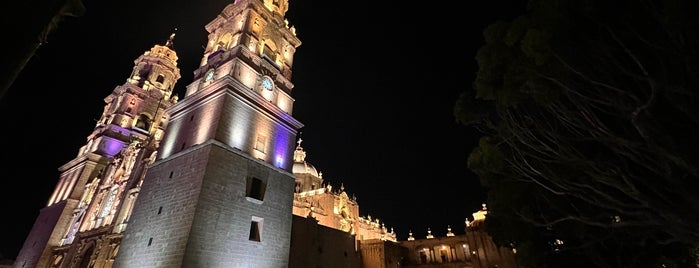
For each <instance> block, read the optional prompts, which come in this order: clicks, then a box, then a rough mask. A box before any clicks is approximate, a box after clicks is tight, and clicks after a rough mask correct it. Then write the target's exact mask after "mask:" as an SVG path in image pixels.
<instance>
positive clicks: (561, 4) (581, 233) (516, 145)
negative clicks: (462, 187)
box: [454, 0, 699, 267]
mask: <svg viewBox="0 0 699 268" xmlns="http://www.w3.org/2000/svg"><path fill="white" fill-rule="evenodd" d="M697 11H699V1H682V0H656V1H651V0H618V1H601V0H600V1H595V0H530V2H529V6H528V12H527V13H526V14H524V15H522V16H520V17H518V18H516V19H514V20H512V21H502V22H497V23H494V24H492V25H490V26H489V27H487V28H486V29H485V30H484V37H485V45H484V46H483V47H481V48H480V49H479V51H478V53H477V55H476V59H477V61H478V65H479V70H478V73H477V77H476V79H475V81H474V83H473V88H472V89H469V90H466V91H464V92H463V93H462V95H461V96H460V98H459V100H458V101H457V103H456V105H455V107H454V113H455V115H456V117H457V120H458V121H459V122H460V123H462V124H465V125H469V126H474V127H476V128H477V129H478V130H479V131H480V132H481V133H483V137H482V139H481V141H480V143H479V146H478V147H477V148H475V149H474V150H473V151H472V152H471V155H470V157H469V160H468V161H469V162H468V165H469V168H470V169H472V170H473V171H474V172H475V173H476V174H478V175H479V177H480V179H481V183H482V185H483V186H484V187H485V189H486V190H487V196H488V208H489V216H488V219H487V223H488V225H487V226H488V228H489V230H490V232H491V234H492V235H493V237H494V239H495V240H496V242H497V243H500V244H502V245H510V246H514V247H515V248H517V250H518V256H519V258H520V260H521V261H522V264H524V265H526V266H529V267H543V266H546V265H548V266H551V267H561V266H560V265H562V264H566V266H565V267H577V266H580V267H583V266H584V267H697V257H698V256H697V254H699V252H698V251H697V249H698V246H699V228H698V226H699V213H698V212H699V186H698V185H699V142H697V141H698V140H699V139H698V137H699V109H697V107H699V102H698V101H697V100H698V99H697V98H698V95H697V90H699V58H698V56H699V55H698V54H697V52H698V51H697V49H698V48H699V32H697V30H698V29H699V15H697ZM663 265H664V266H663Z"/></svg>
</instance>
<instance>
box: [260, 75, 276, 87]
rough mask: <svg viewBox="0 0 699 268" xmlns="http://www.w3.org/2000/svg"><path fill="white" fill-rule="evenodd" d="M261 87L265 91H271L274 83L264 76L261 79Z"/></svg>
mask: <svg viewBox="0 0 699 268" xmlns="http://www.w3.org/2000/svg"><path fill="white" fill-rule="evenodd" d="M262 86H263V87H264V88H265V89H266V90H272V88H274V83H272V79H271V78H269V77H266V76H265V77H263V78H262Z"/></svg>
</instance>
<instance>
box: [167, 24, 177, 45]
mask: <svg viewBox="0 0 699 268" xmlns="http://www.w3.org/2000/svg"><path fill="white" fill-rule="evenodd" d="M175 32H177V28H175ZM175 32H172V34H170V38H168V39H167V42H165V46H166V47H168V48H170V49H172V40H173V39H175Z"/></svg>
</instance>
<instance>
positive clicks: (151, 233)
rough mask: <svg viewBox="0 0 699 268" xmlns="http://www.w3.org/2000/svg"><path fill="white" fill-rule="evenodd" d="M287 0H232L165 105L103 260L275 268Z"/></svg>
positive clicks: (287, 231)
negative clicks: (111, 249)
mask: <svg viewBox="0 0 699 268" xmlns="http://www.w3.org/2000/svg"><path fill="white" fill-rule="evenodd" d="M287 9H288V1H287V0H235V1H234V2H233V3H231V4H229V5H227V6H226V7H225V8H224V9H223V11H222V12H221V13H220V14H219V15H218V16H216V18H214V19H213V20H212V21H211V22H210V23H208V24H207V25H206V27H205V28H206V30H207V32H208V33H209V35H208V41H207V43H206V47H205V51H204V55H203V57H202V59H201V62H200V65H199V67H198V68H197V69H196V70H195V71H194V79H193V81H192V83H191V84H189V85H188V86H187V90H186V94H185V96H184V97H183V98H182V100H180V101H179V102H177V104H175V105H173V106H171V107H169V108H168V109H167V113H168V114H169V115H170V120H169V124H168V125H167V129H166V131H165V135H164V136H163V139H162V142H161V144H160V145H161V146H160V147H159V148H158V152H157V158H156V159H155V162H154V163H153V164H152V165H150V167H149V168H148V171H147V172H146V175H145V179H144V180H143V185H142V187H141V192H140V193H141V198H139V199H137V200H136V203H135V204H134V209H133V214H132V216H131V219H130V221H129V228H128V229H126V230H125V232H124V237H123V240H122V243H121V247H120V249H119V254H118V256H117V257H116V260H115V262H114V267H286V266H288V258H289V244H290V239H291V223H292V206H293V194H294V185H295V182H294V180H295V178H294V174H293V173H292V167H293V163H294V161H293V153H294V146H295V140H296V135H297V133H298V130H299V129H300V128H301V127H303V125H302V124H301V123H300V122H299V121H298V120H296V119H295V118H293V117H292V115H291V114H292V107H293V102H294V99H293V98H292V97H291V90H292V88H293V84H292V83H291V68H292V63H293V55H294V53H295V51H296V48H297V47H298V46H299V45H300V44H301V42H300V41H299V39H298V38H297V37H296V34H295V29H294V28H293V27H290V26H289V24H288V21H287V20H286V19H285V18H284V14H285V13H286V11H287Z"/></svg>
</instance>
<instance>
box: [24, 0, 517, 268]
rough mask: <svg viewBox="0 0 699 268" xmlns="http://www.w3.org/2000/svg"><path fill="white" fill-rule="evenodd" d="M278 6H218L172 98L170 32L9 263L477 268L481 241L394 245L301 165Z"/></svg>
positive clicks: (262, 2)
mask: <svg viewBox="0 0 699 268" xmlns="http://www.w3.org/2000/svg"><path fill="white" fill-rule="evenodd" d="M287 9H288V1H287V0H235V1H234V2H233V3H231V4H229V5H228V6H226V7H225V8H224V9H223V11H222V12H221V13H220V14H219V15H218V16H216V17H215V18H214V19H213V20H212V21H211V22H210V23H209V24H207V25H206V26H205V28H206V30H207V31H208V32H209V36H208V41H207V44H206V47H205V51H204V54H203V57H202V59H201V62H200V65H199V67H198V68H197V69H196V70H195V71H194V80H193V81H192V82H191V83H190V84H189V85H187V87H186V93H185V96H184V97H183V98H182V99H181V100H180V99H179V98H178V96H176V95H173V92H172V91H173V89H174V86H175V84H176V83H177V81H178V80H179V79H180V70H179V68H178V67H177V59H178V58H177V54H176V52H175V51H174V50H173V46H172V44H173V38H174V34H173V35H172V36H170V38H169V39H168V40H167V41H166V42H165V44H164V45H155V46H153V47H152V48H151V49H150V50H147V51H145V52H144V53H143V54H142V55H140V56H139V57H138V58H137V59H136V60H135V61H134V67H133V71H132V73H131V74H130V75H129V77H128V78H127V79H126V83H124V84H123V85H120V86H117V87H116V88H115V89H114V90H113V91H112V92H111V94H109V95H108V96H107V97H106V98H105V99H104V101H105V107H104V110H103V113H102V116H101V117H100V119H99V120H98V122H97V124H96V126H95V128H94V130H93V131H92V133H90V135H88V137H87V140H86V144H85V145H84V146H82V147H81V148H80V149H79V151H78V154H77V155H76V157H75V158H74V159H72V160H71V161H69V162H68V163H66V164H65V165H63V166H61V167H60V168H59V171H60V172H61V173H60V177H59V180H58V183H57V185H56V187H55V190H54V192H53V193H52V195H51V197H50V199H49V202H48V203H47V205H46V207H45V208H43V209H42V210H41V212H40V214H39V216H38V217H37V219H36V221H35V224H34V226H33V227H32V229H31V231H30V233H29V235H28V237H27V239H26V240H25V243H24V245H23V247H22V249H21V250H20V252H19V254H18V256H17V258H16V260H15V262H14V264H13V267H42V268H43V267H99V268H101V267H108V268H109V267H307V266H306V265H311V264H312V265H313V267H316V266H322V267H405V266H406V265H412V264H414V265H422V266H420V267H429V265H435V264H439V265H443V264H445V263H452V264H459V265H461V266H459V267H486V266H482V265H480V264H481V262H476V261H475V260H476V259H477V258H478V256H480V255H474V254H470V255H469V254H468V252H469V251H470V252H473V251H474V249H477V248H479V247H481V246H482V247H486V246H487V247H490V246H492V245H491V244H482V243H481V242H476V239H483V238H484V237H485V236H483V235H482V234H480V233H479V234H477V233H475V232H474V233H472V237H471V238H469V237H462V236H449V237H446V238H426V239H420V240H416V239H409V240H408V241H397V240H396V234H395V233H394V232H393V230H392V228H391V229H389V228H388V227H387V226H385V225H384V223H383V222H381V221H380V220H379V219H378V218H372V217H370V216H366V217H364V216H360V215H361V214H360V210H359V204H358V203H357V199H356V198H354V196H352V197H350V196H349V195H348V194H347V193H346V192H345V191H344V187H343V186H342V185H340V187H337V188H335V187H333V186H331V185H330V184H328V183H325V182H324V180H323V176H322V173H320V172H318V171H317V170H316V168H315V167H314V166H313V165H312V164H310V163H308V162H306V161H305V156H306V152H305V151H304V150H303V148H302V147H301V140H298V141H297V133H298V130H299V129H300V128H301V127H302V126H303V125H302V123H301V122H299V121H297V120H296V119H295V118H293V116H292V112H293V103H294V99H293V98H292V97H291V91H292V89H293V87H294V86H293V83H291V73H292V72H291V69H292V64H293V55H294V53H295V51H296V48H297V47H298V46H300V44H301V42H300V40H299V39H298V38H297V37H296V35H295V29H294V27H293V26H290V25H289V23H288V21H287V20H286V19H285V18H284V15H285V13H286V11H287ZM468 234H469V233H468V230H467V234H466V235H468ZM307 237H315V239H314V240H307V239H306V238H307ZM485 239H488V237H485ZM479 243H481V244H479ZM484 252H485V251H484ZM489 260H492V256H491V257H489ZM425 265H427V266H425ZM479 265H480V266H479ZM440 267H448V266H440ZM454 267H456V266H454ZM500 267H503V268H504V267H510V266H500Z"/></svg>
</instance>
